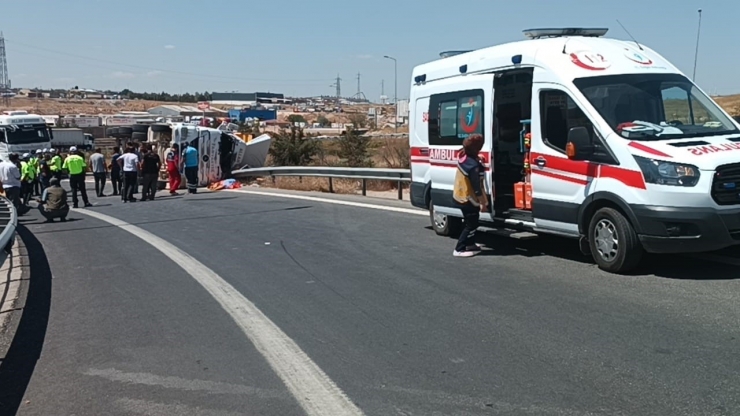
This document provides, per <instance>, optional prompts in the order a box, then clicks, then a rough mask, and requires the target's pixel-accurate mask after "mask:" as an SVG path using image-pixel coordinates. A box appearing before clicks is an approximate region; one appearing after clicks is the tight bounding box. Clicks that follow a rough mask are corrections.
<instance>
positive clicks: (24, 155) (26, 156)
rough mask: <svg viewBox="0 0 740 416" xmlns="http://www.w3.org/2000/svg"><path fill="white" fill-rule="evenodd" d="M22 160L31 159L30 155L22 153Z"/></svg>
mask: <svg viewBox="0 0 740 416" xmlns="http://www.w3.org/2000/svg"><path fill="white" fill-rule="evenodd" d="M22 158H23V159H30V158H31V154H30V153H24V154H23V157H22Z"/></svg>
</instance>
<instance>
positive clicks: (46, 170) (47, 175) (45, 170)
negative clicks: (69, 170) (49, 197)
mask: <svg viewBox="0 0 740 416" xmlns="http://www.w3.org/2000/svg"><path fill="white" fill-rule="evenodd" d="M51 178H52V172H51V155H50V154H49V152H48V151H46V149H44V156H43V158H42V159H41V160H39V182H40V183H41V192H44V189H46V188H48V187H49V181H50V180H51Z"/></svg>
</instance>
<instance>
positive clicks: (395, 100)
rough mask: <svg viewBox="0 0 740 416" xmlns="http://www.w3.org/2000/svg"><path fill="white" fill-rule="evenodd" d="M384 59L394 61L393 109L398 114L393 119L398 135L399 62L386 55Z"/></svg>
mask: <svg viewBox="0 0 740 416" xmlns="http://www.w3.org/2000/svg"><path fill="white" fill-rule="evenodd" d="M383 58H385V59H390V60H391V61H393V107H394V108H395V110H396V114H395V115H394V117H393V126H394V127H395V129H394V130H395V132H396V133H398V61H397V60H396V58H394V57H392V56H388V55H385V56H384V57H383Z"/></svg>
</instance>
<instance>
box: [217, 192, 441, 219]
mask: <svg viewBox="0 0 740 416" xmlns="http://www.w3.org/2000/svg"><path fill="white" fill-rule="evenodd" d="M226 191H228V192H239V193H242V194H251V195H262V196H272V197H275V198H288V199H302V200H304V201H314V202H325V203H328V204H335V205H347V206H350V207H357V208H369V209H378V210H381V211H391V212H400V213H403V214H411V215H423V216H427V215H429V213H428V212H427V211H422V210H420V209H410V208H398V207H389V206H385V205H375V204H366V203H363V202H351V201H341V200H338V199H329V198H318V197H315V196H307V195H294V194H278V193H273V192H260V191H247V190H244V189H227V190H226Z"/></svg>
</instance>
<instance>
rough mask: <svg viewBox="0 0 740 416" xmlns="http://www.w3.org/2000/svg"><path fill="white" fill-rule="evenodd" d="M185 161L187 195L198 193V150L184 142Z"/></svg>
mask: <svg viewBox="0 0 740 416" xmlns="http://www.w3.org/2000/svg"><path fill="white" fill-rule="evenodd" d="M183 159H184V161H185V163H184V164H185V180H186V181H187V183H188V193H189V194H196V193H198V149H196V148H195V147H193V146H191V145H190V144H189V143H187V142H185V151H184V152H183Z"/></svg>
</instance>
